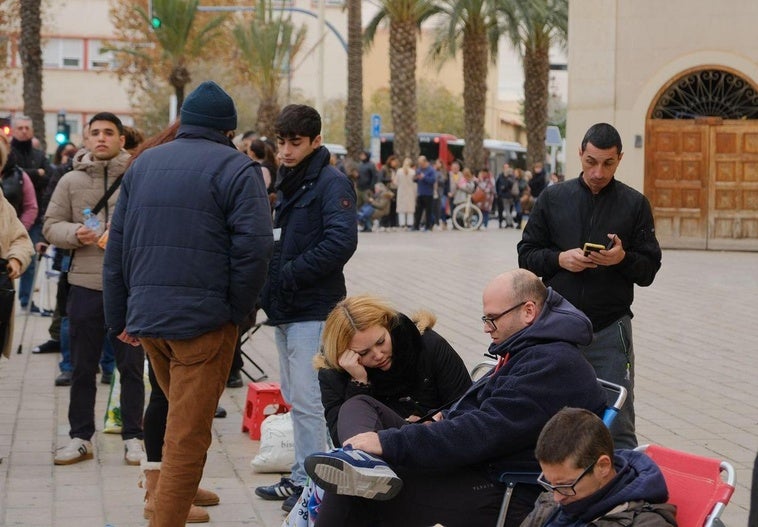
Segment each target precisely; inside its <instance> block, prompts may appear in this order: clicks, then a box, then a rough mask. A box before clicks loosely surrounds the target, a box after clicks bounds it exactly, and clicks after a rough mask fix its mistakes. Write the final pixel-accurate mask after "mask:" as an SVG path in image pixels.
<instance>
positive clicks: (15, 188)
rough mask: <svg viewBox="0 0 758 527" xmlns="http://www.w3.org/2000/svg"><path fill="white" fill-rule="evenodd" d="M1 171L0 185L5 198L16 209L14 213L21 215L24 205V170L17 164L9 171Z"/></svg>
mask: <svg viewBox="0 0 758 527" xmlns="http://www.w3.org/2000/svg"><path fill="white" fill-rule="evenodd" d="M7 172H8V173H6V171H5V170H4V171H3V175H2V186H3V194H4V195H5V199H7V200H8V202H9V203H10V204H11V205H13V208H14V209H16V215H17V216H21V212H22V211H23V207H24V172H23V171H22V170H21V169H20V168H19V167H17V166H14V167H11V168H10V170H9V171H7Z"/></svg>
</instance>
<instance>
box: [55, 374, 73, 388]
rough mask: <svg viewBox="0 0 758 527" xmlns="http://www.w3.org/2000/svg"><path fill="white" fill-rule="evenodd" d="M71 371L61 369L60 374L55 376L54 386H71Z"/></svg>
mask: <svg viewBox="0 0 758 527" xmlns="http://www.w3.org/2000/svg"><path fill="white" fill-rule="evenodd" d="M72 375H73V372H70V371H62V372H61V374H60V375H58V376H57V377H56V378H55V385H56V386H71V376H72Z"/></svg>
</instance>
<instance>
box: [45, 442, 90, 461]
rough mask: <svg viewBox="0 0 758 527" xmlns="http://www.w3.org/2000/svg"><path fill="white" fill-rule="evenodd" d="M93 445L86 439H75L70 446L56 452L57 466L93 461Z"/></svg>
mask: <svg viewBox="0 0 758 527" xmlns="http://www.w3.org/2000/svg"><path fill="white" fill-rule="evenodd" d="M92 457H93V455H92V443H91V442H90V441H87V440H85V439H81V438H78V437H74V438H72V439H71V441H69V443H68V445H66V446H64V447H63V448H59V449H58V450H57V451H56V452H55V460H54V461H53V462H54V463H55V464H56V465H72V464H74V463H79V462H80V461H84V460H85V459H92Z"/></svg>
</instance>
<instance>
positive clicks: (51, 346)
mask: <svg viewBox="0 0 758 527" xmlns="http://www.w3.org/2000/svg"><path fill="white" fill-rule="evenodd" d="M60 350H61V343H60V341H59V340H53V339H50V340H48V341H47V342H43V343H42V344H40V345H39V346H35V347H34V348H32V353H58V352H59V351H60Z"/></svg>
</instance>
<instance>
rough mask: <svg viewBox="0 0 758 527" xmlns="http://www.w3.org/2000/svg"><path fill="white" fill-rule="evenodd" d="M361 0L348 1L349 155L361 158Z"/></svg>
mask: <svg viewBox="0 0 758 527" xmlns="http://www.w3.org/2000/svg"><path fill="white" fill-rule="evenodd" d="M361 26H362V24H361V0H347V105H346V106H345V138H346V145H345V146H346V147H347V155H348V157H350V158H351V159H354V160H356V161H357V160H358V154H359V153H360V152H361V150H363V30H362V27H361Z"/></svg>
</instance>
